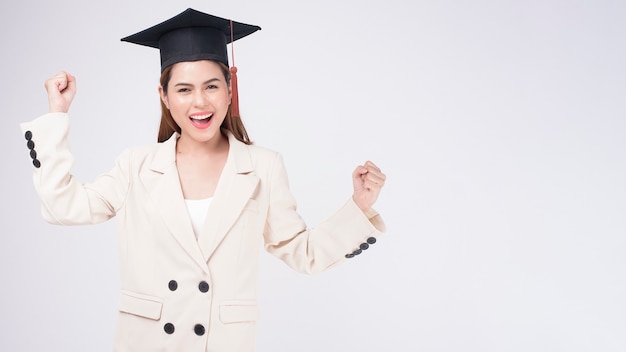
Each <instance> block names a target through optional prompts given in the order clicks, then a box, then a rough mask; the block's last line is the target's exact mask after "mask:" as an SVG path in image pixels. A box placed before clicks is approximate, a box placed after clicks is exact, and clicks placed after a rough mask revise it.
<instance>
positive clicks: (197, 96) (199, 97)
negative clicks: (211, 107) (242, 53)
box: [193, 90, 207, 106]
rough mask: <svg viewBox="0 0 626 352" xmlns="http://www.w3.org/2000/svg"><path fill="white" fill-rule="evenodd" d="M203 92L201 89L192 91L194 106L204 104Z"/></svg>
mask: <svg viewBox="0 0 626 352" xmlns="http://www.w3.org/2000/svg"><path fill="white" fill-rule="evenodd" d="M203 93H204V92H203V91H202V90H196V91H195V92H194V96H193V103H194V104H195V105H196V106H204V105H206V102H207V99H206V97H205V96H204V94H203Z"/></svg>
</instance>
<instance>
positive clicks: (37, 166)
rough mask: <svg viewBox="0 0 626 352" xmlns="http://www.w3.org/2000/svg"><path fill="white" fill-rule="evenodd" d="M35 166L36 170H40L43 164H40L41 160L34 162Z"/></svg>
mask: <svg viewBox="0 0 626 352" xmlns="http://www.w3.org/2000/svg"><path fill="white" fill-rule="evenodd" d="M33 165H34V166H35V167H36V168H38V169H39V168H40V167H41V162H39V160H37V159H35V160H33Z"/></svg>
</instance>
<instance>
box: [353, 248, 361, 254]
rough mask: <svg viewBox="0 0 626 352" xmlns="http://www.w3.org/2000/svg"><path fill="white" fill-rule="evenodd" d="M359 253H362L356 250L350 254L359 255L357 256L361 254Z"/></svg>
mask: <svg viewBox="0 0 626 352" xmlns="http://www.w3.org/2000/svg"><path fill="white" fill-rule="evenodd" d="M361 252H363V251H362V250H360V249H357V250H356V251H354V252H352V254H354V255H359V254H361Z"/></svg>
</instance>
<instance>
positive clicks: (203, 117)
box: [189, 113, 213, 122]
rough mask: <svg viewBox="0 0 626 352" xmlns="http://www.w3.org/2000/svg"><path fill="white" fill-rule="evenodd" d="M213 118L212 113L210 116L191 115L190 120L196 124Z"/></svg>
mask: <svg viewBox="0 0 626 352" xmlns="http://www.w3.org/2000/svg"><path fill="white" fill-rule="evenodd" d="M212 117H213V113H210V114H202V115H191V116H189V118H190V119H192V120H194V121H198V122H207V121H209V120H210V119H211V118H212Z"/></svg>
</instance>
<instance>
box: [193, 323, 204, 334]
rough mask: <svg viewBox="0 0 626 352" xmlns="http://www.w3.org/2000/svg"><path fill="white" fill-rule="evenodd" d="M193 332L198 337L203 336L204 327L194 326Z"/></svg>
mask: <svg viewBox="0 0 626 352" xmlns="http://www.w3.org/2000/svg"><path fill="white" fill-rule="evenodd" d="M193 332H195V333H196V335H198V336H202V335H204V326H202V324H196V326H194V327H193Z"/></svg>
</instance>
